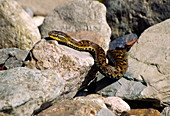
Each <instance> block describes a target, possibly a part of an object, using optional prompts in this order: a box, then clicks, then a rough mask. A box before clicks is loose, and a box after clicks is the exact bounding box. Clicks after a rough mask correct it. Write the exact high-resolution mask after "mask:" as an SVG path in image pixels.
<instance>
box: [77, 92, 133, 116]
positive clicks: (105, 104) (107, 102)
mask: <svg viewBox="0 0 170 116" xmlns="http://www.w3.org/2000/svg"><path fill="white" fill-rule="evenodd" d="M75 100H80V101H84V102H86V101H87V102H94V103H96V104H98V105H99V106H100V107H102V108H103V110H102V111H101V112H103V111H105V109H110V110H111V111H112V114H115V115H116V116H117V115H118V116H119V115H120V114H121V113H122V112H124V111H126V112H127V111H129V110H130V107H129V105H128V104H127V103H126V102H125V101H123V100H122V99H121V98H119V97H106V98H104V97H102V96H100V95H97V94H90V95H87V96H85V97H76V98H75ZM108 113H109V112H108ZM99 114H100V113H99ZM109 114H110V113H109ZM106 116H107V115H106Z"/></svg>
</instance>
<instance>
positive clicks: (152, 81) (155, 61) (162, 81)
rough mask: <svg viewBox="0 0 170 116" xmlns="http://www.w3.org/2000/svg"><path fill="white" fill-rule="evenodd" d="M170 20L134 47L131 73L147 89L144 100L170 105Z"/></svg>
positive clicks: (150, 32) (161, 24)
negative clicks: (153, 100)
mask: <svg viewBox="0 0 170 116" xmlns="http://www.w3.org/2000/svg"><path fill="white" fill-rule="evenodd" d="M169 32H170V19H168V20H166V21H164V22H162V23H159V24H156V25H154V26H152V27H150V28H148V29H147V30H145V31H144V33H142V35H141V36H140V38H139V42H138V43H137V44H135V45H134V46H133V48H132V49H131V51H130V57H129V70H128V71H127V73H128V74H129V75H131V76H132V77H133V78H137V79H139V80H143V81H145V82H146V84H147V87H146V88H145V89H144V90H143V91H142V92H141V98H150V99H156V100H159V101H160V102H161V104H163V105H170V84H169V83H170V46H169V45H170V33H169Z"/></svg>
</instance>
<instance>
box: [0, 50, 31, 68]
mask: <svg viewBox="0 0 170 116" xmlns="http://www.w3.org/2000/svg"><path fill="white" fill-rule="evenodd" d="M27 54H28V51H26V50H20V49H17V48H8V49H0V56H1V57H0V70H5V69H11V68H15V67H21V66H22V65H23V62H24V60H25V58H26V56H27Z"/></svg>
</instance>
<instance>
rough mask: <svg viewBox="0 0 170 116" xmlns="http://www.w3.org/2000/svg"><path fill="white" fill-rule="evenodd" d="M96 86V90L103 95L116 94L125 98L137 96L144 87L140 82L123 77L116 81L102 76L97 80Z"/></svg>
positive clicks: (135, 97)
mask: <svg viewBox="0 0 170 116" xmlns="http://www.w3.org/2000/svg"><path fill="white" fill-rule="evenodd" d="M102 83H104V84H102ZM96 86H97V87H96V92H97V93H99V94H101V95H103V96H117V97H120V98H126V99H137V98H139V96H140V95H141V92H142V91H143V90H144V88H146V86H145V85H143V84H142V83H141V82H135V81H129V80H126V79H124V78H122V79H120V80H118V81H116V82H115V81H114V80H111V79H108V78H103V79H101V80H99V81H98V82H97V85H96Z"/></svg>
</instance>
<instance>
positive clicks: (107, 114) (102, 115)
mask: <svg viewBox="0 0 170 116" xmlns="http://www.w3.org/2000/svg"><path fill="white" fill-rule="evenodd" d="M96 116H116V115H115V114H114V113H113V112H112V111H110V110H109V109H106V108H102V109H101V110H100V111H99V112H98V113H97V115H96Z"/></svg>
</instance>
